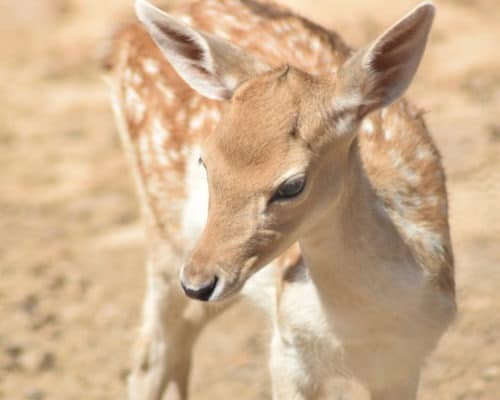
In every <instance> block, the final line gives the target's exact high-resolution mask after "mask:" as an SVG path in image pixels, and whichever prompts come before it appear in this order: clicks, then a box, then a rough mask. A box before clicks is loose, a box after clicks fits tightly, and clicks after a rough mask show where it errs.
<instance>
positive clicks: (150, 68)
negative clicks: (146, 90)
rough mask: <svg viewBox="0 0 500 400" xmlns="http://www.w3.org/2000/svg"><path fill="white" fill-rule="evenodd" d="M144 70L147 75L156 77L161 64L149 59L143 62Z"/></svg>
mask: <svg viewBox="0 0 500 400" xmlns="http://www.w3.org/2000/svg"><path fill="white" fill-rule="evenodd" d="M142 68H143V69H144V72H146V74H149V75H156V74H157V73H158V72H159V71H160V64H159V63H158V61H156V60H154V59H152V58H147V59H145V60H144V61H143V62H142Z"/></svg>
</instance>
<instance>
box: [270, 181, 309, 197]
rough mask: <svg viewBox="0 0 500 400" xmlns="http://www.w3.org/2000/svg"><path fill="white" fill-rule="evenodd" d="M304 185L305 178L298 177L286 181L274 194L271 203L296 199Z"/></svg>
mask: <svg viewBox="0 0 500 400" xmlns="http://www.w3.org/2000/svg"><path fill="white" fill-rule="evenodd" d="M305 185H306V177H305V176H298V177H293V178H290V179H287V180H286V181H285V182H283V183H282V184H281V185H280V187H279V188H278V190H277V191H276V192H275V193H274V195H273V197H272V198H271V201H277V200H288V199H292V198H294V197H297V196H298V195H299V194H301V193H302V191H303V190H304V187H305Z"/></svg>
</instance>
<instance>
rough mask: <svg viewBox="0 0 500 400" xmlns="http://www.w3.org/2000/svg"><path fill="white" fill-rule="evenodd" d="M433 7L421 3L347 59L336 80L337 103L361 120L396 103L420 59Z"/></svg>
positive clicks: (432, 14) (432, 16)
mask: <svg viewBox="0 0 500 400" xmlns="http://www.w3.org/2000/svg"><path fill="white" fill-rule="evenodd" d="M434 13H435V7H434V5H432V4H431V3H422V4H420V5H419V6H417V7H416V8H415V9H414V10H413V11H411V12H410V13H409V14H408V15H406V16H405V17H404V18H402V19H401V20H400V21H398V22H397V23H396V24H394V25H393V26H392V27H391V28H389V29H388V30H387V31H386V32H385V33H384V34H382V35H381V36H380V37H379V38H378V39H377V40H375V42H373V43H372V44H371V45H370V46H368V47H367V48H365V49H362V50H360V51H358V52H356V53H354V55H353V56H352V57H351V58H349V59H348V60H347V61H346V62H345V64H344V65H343V66H342V67H341V69H340V71H339V76H338V89H337V96H336V97H337V99H338V103H339V106H340V107H341V108H342V103H344V105H346V106H348V107H356V108H357V109H358V110H359V115H360V116H361V117H362V116H364V115H366V114H368V113H369V112H370V111H373V110H375V109H377V108H380V107H384V106H387V105H389V104H390V103H392V102H393V101H395V100H396V99H398V98H399V97H400V96H401V95H402V94H403V93H404V92H405V91H406V89H407V88H408V86H409V85H410V83H411V81H412V80H413V77H414V75H415V73H416V71H417V68H418V66H419V64H420V60H421V59H422V55H423V53H424V49H425V46H426V44H427V37H428V35H429V31H430V29H431V25H432V21H433V19H434Z"/></svg>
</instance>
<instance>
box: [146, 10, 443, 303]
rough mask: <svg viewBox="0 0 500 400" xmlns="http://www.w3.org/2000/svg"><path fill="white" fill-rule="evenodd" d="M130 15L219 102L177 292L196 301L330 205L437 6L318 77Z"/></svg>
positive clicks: (240, 276) (237, 279) (399, 85)
mask: <svg viewBox="0 0 500 400" xmlns="http://www.w3.org/2000/svg"><path fill="white" fill-rule="evenodd" d="M136 12H137V15H138V17H139V19H140V20H141V21H142V22H143V24H144V25H145V27H146V28H147V30H148V31H149V33H150V34H151V36H152V38H153V39H154V41H155V42H156V43H157V45H158V46H159V48H160V49H161V50H162V52H163V54H164V55H165V57H166V58H167V60H168V61H169V62H170V63H171V65H172V66H173V68H174V69H175V70H176V71H177V72H178V74H179V75H180V76H181V77H182V78H183V79H184V80H185V81H186V83H187V84H188V85H190V86H191V87H192V88H193V89H194V90H196V91H197V92H199V93H200V94H201V95H203V96H206V97H208V98H211V99H217V100H220V101H224V102H225V103H226V104H225V107H224V112H223V115H222V118H221V121H220V123H219V125H218V127H217V128H216V130H215V131H214V132H213V133H211V134H210V135H209V136H208V137H207V139H206V140H205V142H204V143H203V146H202V157H201V159H200V162H201V163H202V164H203V166H204V167H205V168H206V171H207V176H208V186H209V207H208V219H207V223H206V227H205V229H204V231H203V233H202V234H201V236H200V238H199V240H198V243H197V245H196V246H195V249H194V250H193V253H192V255H191V257H190V260H189V261H188V262H187V263H186V264H185V265H184V266H183V268H182V271H181V283H182V286H183V287H184V290H185V292H186V293H187V294H188V295H189V296H190V297H193V298H197V299H200V300H219V299H223V298H227V297H228V296H230V295H232V294H234V293H236V292H237V291H238V290H239V289H240V288H241V287H242V286H243V284H244V283H245V281H246V280H247V279H248V277H250V276H251V275H252V274H253V273H255V272H256V271H257V270H259V269H260V268H262V267H263V266H264V265H266V264H267V263H268V262H270V261H271V260H272V259H273V258H275V257H277V256H278V255H279V254H280V253H282V252H283V251H284V250H286V249H287V248H288V247H289V246H291V245H292V244H293V243H294V242H296V241H298V240H300V238H301V237H303V236H304V235H306V234H307V233H308V232H310V231H311V230H313V229H315V227H316V226H317V225H318V224H319V223H321V222H322V217H323V216H324V215H325V212H326V211H327V210H329V209H331V208H332V207H336V206H337V204H338V199H339V198H340V197H341V196H342V193H343V190H344V188H345V187H346V185H348V184H349V177H350V174H351V170H352V168H351V163H352V160H351V158H352V157H351V152H350V150H351V148H352V146H353V143H354V142H355V141H354V139H355V137H356V132H357V129H358V126H359V124H360V122H361V121H362V119H363V117H364V116H365V115H367V114H368V113H370V112H371V111H373V110H376V109H378V108H380V107H384V106H387V105H388V104H390V103H391V102H393V101H394V100H396V99H397V98H398V97H400V96H401V95H402V94H403V92H404V91H405V90H406V88H407V87H408V86H409V84H410V82H411V80H412V79H413V76H414V74H415V72H416V70H417V67H418V65H419V63H420V60H421V58H422V54H423V51H424V48H425V45H426V42H427V36H428V34H429V31H430V27H431V24H432V20H433V16H434V6H433V5H432V4H429V3H424V4H421V5H420V6H418V7H417V8H415V9H414V10H413V11H412V12H410V13H409V14H408V15H407V16H405V17H404V18H402V19H401V20H400V21H399V22H397V23H396V24H395V25H393V26H392V27H391V28H390V29H388V30H387V31H386V32H385V33H384V34H382V35H381V36H380V37H379V38H378V39H377V40H375V41H374V42H373V43H372V44H370V45H369V46H367V47H365V48H363V49H361V50H359V51H357V52H355V53H354V54H353V55H352V56H351V57H350V58H348V59H347V61H346V62H345V63H344V64H343V65H342V66H341V67H340V69H339V70H338V72H337V73H332V74H329V75H326V76H313V75H310V74H307V73H305V72H303V71H301V70H299V69H297V68H294V67H293V66H288V65H282V66H277V67H271V66H269V65H267V64H266V63H265V62H263V61H261V60H258V59H256V58H255V57H253V56H252V55H250V54H248V53H246V52H245V51H244V50H242V49H240V48H237V47H235V46H233V45H232V44H230V43H228V42H226V41H223V40H221V39H219V38H216V37H214V36H212V35H209V34H206V33H203V32H199V31H196V30H195V29H193V28H191V27H190V26H188V25H185V24H183V23H181V22H179V21H177V20H176V19H174V18H173V17H172V16H170V15H168V14H166V13H164V12H162V11H160V10H158V9H157V8H155V7H153V6H151V5H150V4H148V3H147V2H146V1H144V0H138V1H137V2H136Z"/></svg>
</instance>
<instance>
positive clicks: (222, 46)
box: [135, 0, 269, 100]
mask: <svg viewBox="0 0 500 400" xmlns="http://www.w3.org/2000/svg"><path fill="white" fill-rule="evenodd" d="M135 11H136V14H137V17H138V18H139V20H140V21H141V22H142V23H143V24H144V26H145V27H146V29H147V30H148V32H149V34H150V35H151V37H152V38H153V40H154V41H155V43H156V44H157V45H158V47H159V48H160V49H161V51H162V52H163V54H164V55H165V57H166V58H167V60H168V61H169V62H170V64H171V65H172V67H173V68H174V69H175V70H176V71H177V73H178V74H179V75H180V76H181V77H182V79H184V81H186V83H187V84H188V85H189V86H191V87H192V88H193V89H194V90H196V91H197V92H198V93H200V94H201V95H203V96H205V97H208V98H210V99H215V100H228V99H230V98H231V97H232V95H233V92H234V90H235V89H236V88H237V87H238V85H239V84H240V83H241V82H242V81H244V80H247V79H248V78H250V77H252V76H255V75H257V74H259V73H262V72H265V71H267V70H269V67H268V66H267V65H266V64H264V63H262V62H261V61H259V60H257V59H256V58H254V57H252V56H250V55H248V54H247V53H245V52H244V51H243V50H242V49H240V48H238V47H236V46H233V45H232V44H230V43H229V42H226V41H224V40H222V39H219V38H216V37H214V36H212V35H208V34H206V33H202V32H199V31H197V30H195V29H193V28H191V27H190V26H189V25H187V24H184V23H182V22H179V21H178V20H176V19H175V18H174V17H172V16H170V15H168V14H167V13H165V12H163V11H161V10H159V9H158V8H156V7H154V6H153V5H151V4H149V3H148V2H147V1H145V0H136V2H135Z"/></svg>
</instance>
